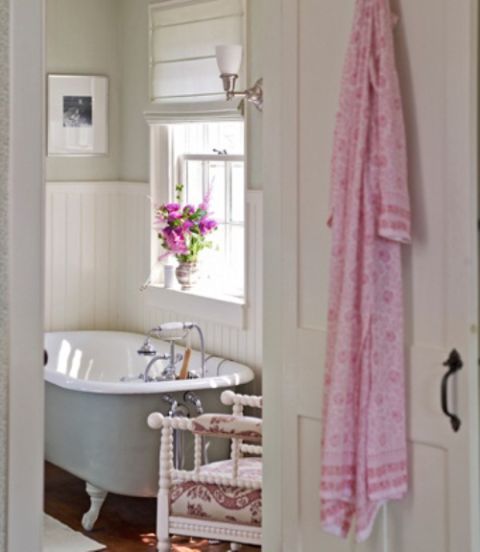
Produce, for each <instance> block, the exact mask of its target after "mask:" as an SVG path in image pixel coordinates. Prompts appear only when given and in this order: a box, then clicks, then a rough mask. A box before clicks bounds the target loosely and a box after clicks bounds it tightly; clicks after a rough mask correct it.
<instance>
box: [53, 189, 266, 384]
mask: <svg viewBox="0 0 480 552" xmlns="http://www.w3.org/2000/svg"><path fill="white" fill-rule="evenodd" d="M149 193H150V190H149V185H148V184H146V183H135V182H48V183H47V194H46V196H47V206H46V278H45V281H46V290H45V301H46V304H45V329H46V331H55V330H86V329H88V330H92V329H93V330H95V329H97V330H120V331H138V332H144V331H146V330H148V329H149V328H151V327H153V326H155V325H158V324H160V323H162V322H165V321H172V320H186V319H189V320H190V319H192V318H193V319H194V321H195V322H198V323H199V324H200V325H201V327H202V328H203V330H204V332H205V338H206V343H207V349H208V352H209V353H212V354H215V355H219V356H222V357H224V358H230V359H232V360H237V361H239V362H244V363H245V364H248V365H249V366H251V367H252V368H253V369H255V370H256V372H257V374H258V375H259V374H260V367H261V362H262V247H263V245H262V192H258V191H249V192H248V193H247V217H248V218H247V220H248V235H247V244H248V246H247V249H248V274H247V289H248V297H247V305H246V307H245V309H246V312H245V327H244V328H243V329H240V328H235V327H231V326H229V325H226V324H220V323H218V322H214V321H212V320H209V316H208V313H205V316H203V317H198V316H192V314H189V313H188V312H178V311H177V310H172V309H171V308H169V309H164V308H162V307H161V306H159V305H158V299H157V300H156V301H155V304H153V303H152V304H150V303H149V301H148V299H147V294H145V293H144V292H141V291H140V287H141V285H142V284H143V283H144V281H145V280H146V279H147V276H148V273H149V267H150V259H149V255H150V212H151V207H150V200H149ZM258 380H259V378H258ZM257 385H259V383H258V384H257ZM255 387H256V388H257V389H258V387H257V386H255Z"/></svg>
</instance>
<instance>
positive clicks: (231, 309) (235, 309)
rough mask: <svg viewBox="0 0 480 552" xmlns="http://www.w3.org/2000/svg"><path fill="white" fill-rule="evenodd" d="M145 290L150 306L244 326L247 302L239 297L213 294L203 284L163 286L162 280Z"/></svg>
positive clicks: (221, 322)
mask: <svg viewBox="0 0 480 552" xmlns="http://www.w3.org/2000/svg"><path fill="white" fill-rule="evenodd" d="M145 293H146V300H147V303H148V304H149V305H150V306H152V307H158V308H161V309H167V310H173V311H175V312H179V313H182V314H184V315H188V316H191V317H192V318H201V319H206V320H209V321H212V322H216V323H218V324H225V325H227V326H232V327H234V328H238V329H245V321H246V316H245V311H246V305H245V301H244V300H243V299H240V298H238V297H233V296H228V295H215V294H214V293H213V292H212V291H210V290H205V289H202V288H194V289H191V290H182V289H180V287H178V288H165V287H163V285H161V284H151V285H149V286H148V287H147V289H146V290H145Z"/></svg>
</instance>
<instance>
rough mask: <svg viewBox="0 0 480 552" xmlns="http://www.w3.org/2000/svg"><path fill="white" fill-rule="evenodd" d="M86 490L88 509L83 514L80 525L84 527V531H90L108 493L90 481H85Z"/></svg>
mask: <svg viewBox="0 0 480 552" xmlns="http://www.w3.org/2000/svg"><path fill="white" fill-rule="evenodd" d="M86 491H87V494H88V496H89V497H90V510H88V512H85V514H83V517H82V527H83V528H84V529H85V531H91V530H92V529H93V526H94V525H95V522H96V521H97V519H98V516H99V515H100V510H101V508H102V506H103V503H104V502H105V499H106V498H107V494H108V493H107V491H104V490H103V489H99V488H98V487H95V486H93V485H91V484H90V483H87V485H86Z"/></svg>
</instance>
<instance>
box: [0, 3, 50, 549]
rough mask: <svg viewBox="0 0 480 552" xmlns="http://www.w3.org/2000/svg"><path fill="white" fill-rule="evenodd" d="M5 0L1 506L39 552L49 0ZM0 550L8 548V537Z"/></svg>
mask: <svg viewBox="0 0 480 552" xmlns="http://www.w3.org/2000/svg"><path fill="white" fill-rule="evenodd" d="M8 4H9V6H7V3H5V2H3V3H2V16H5V17H8V16H9V17H10V34H8V32H6V33H4V34H3V38H2V40H3V43H2V48H8V47H9V48H10V62H11V66H10V100H11V102H10V144H8V142H7V143H2V147H10V151H9V157H10V171H9V172H10V174H9V196H10V197H9V205H8V211H9V212H8V216H9V219H10V221H9V222H10V227H9V237H8V249H9V266H8V269H9V277H10V283H11V285H10V289H9V295H10V305H11V309H10V321H9V322H10V331H9V332H8V333H9V335H8V340H9V343H10V350H9V356H10V358H9V396H8V413H9V415H8V421H7V420H2V422H1V423H2V424H7V423H8V434H9V436H8V449H7V450H4V451H3V452H2V453H3V454H5V455H8V505H7V503H2V508H6V509H7V511H6V515H7V516H8V527H7V546H6V550H7V551H8V552H19V551H27V550H28V552H40V551H41V550H42V538H43V515H42V511H43V447H44V443H43V439H44V437H43V436H44V379H43V362H42V359H43V279H44V276H43V274H44V262H45V261H44V216H45V215H44V210H45V207H44V206H45V197H44V178H45V177H44V162H45V134H46V133H45V124H44V123H45V122H44V111H45V109H44V108H45V98H44V93H45V92H44V91H45V70H44V1H43V0H21V1H10V2H9V3H8ZM8 12H9V13H8ZM9 44H10V46H8V45H9ZM26 62H27V63H28V70H25V63H26ZM7 75H8V70H7ZM4 76H5V75H2V78H3V77H4ZM7 78H8V76H7ZM2 101H3V97H2ZM26 106H28V109H27V108H26ZM2 124H8V122H7V123H6V122H5V121H3V122H2ZM2 494H3V493H2ZM2 502H3V501H2ZM1 548H2V550H4V549H5V548H4V547H3V543H2V547H1Z"/></svg>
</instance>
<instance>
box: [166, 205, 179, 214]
mask: <svg viewBox="0 0 480 552" xmlns="http://www.w3.org/2000/svg"><path fill="white" fill-rule="evenodd" d="M163 208H164V209H165V210H166V211H167V212H169V213H174V212H176V211H179V210H180V205H179V204H178V203H166V204H165V205H163Z"/></svg>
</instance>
